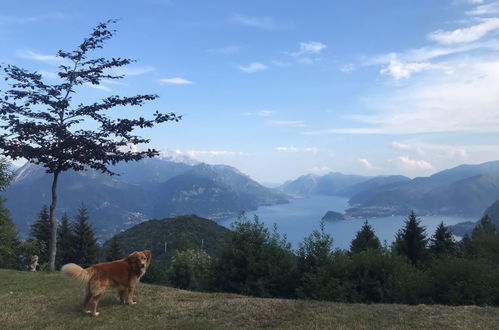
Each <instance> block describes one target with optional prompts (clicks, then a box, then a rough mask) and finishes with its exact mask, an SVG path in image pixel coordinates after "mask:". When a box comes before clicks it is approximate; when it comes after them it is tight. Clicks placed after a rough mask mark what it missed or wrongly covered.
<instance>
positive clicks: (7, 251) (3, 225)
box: [0, 198, 19, 268]
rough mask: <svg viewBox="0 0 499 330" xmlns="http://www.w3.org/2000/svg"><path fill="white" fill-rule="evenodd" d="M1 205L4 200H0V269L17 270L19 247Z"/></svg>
mask: <svg viewBox="0 0 499 330" xmlns="http://www.w3.org/2000/svg"><path fill="white" fill-rule="evenodd" d="M3 203H4V200H3V199H2V198H0V268H17V266H18V258H17V256H16V252H17V248H18V246H19V241H18V239H17V231H16V228H15V226H14V224H13V223H12V221H11V220H10V213H9V211H8V210H7V209H6V208H4V207H3Z"/></svg>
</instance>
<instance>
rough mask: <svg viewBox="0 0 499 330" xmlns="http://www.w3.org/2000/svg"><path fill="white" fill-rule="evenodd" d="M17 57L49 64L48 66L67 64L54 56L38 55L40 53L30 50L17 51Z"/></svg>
mask: <svg viewBox="0 0 499 330" xmlns="http://www.w3.org/2000/svg"><path fill="white" fill-rule="evenodd" d="M18 55H19V57H21V58H24V59H28V60H34V61H39V62H45V63H49V64H64V63H67V61H66V60H65V59H63V58H62V57H59V56H55V55H45V54H40V53H37V52H34V51H32V50H23V51H19V52H18Z"/></svg>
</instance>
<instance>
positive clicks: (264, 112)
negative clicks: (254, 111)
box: [258, 109, 274, 117]
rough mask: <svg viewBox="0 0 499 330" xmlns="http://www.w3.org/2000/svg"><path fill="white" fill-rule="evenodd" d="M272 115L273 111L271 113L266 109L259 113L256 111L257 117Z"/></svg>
mask: <svg viewBox="0 0 499 330" xmlns="http://www.w3.org/2000/svg"><path fill="white" fill-rule="evenodd" d="M273 113H274V111H272V110H267V109H264V110H260V111H258V115H259V116H260V117H269V116H271V115H272V114H273Z"/></svg>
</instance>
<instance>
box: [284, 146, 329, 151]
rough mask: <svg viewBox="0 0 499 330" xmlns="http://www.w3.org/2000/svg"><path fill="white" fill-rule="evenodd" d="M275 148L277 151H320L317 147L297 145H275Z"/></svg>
mask: <svg viewBox="0 0 499 330" xmlns="http://www.w3.org/2000/svg"><path fill="white" fill-rule="evenodd" d="M275 150H277V151H286V152H312V153H318V152H319V151H320V149H319V148H316V147H309V148H297V147H293V146H290V147H277V148H276V149H275Z"/></svg>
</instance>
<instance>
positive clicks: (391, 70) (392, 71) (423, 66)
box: [380, 58, 441, 80]
mask: <svg viewBox="0 0 499 330" xmlns="http://www.w3.org/2000/svg"><path fill="white" fill-rule="evenodd" d="M437 68H441V67H440V66H437V65H434V64H431V63H429V62H420V63H415V62H414V63H404V62H401V61H398V60H397V59H395V58H394V59H392V60H391V61H390V64H388V66H386V67H384V68H383V69H381V71H380V73H381V74H382V75H389V76H391V77H393V78H394V79H396V80H399V79H403V78H409V77H410V76H411V75H412V74H413V73H416V72H421V71H425V70H431V69H437Z"/></svg>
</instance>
